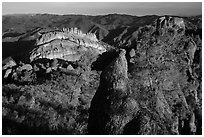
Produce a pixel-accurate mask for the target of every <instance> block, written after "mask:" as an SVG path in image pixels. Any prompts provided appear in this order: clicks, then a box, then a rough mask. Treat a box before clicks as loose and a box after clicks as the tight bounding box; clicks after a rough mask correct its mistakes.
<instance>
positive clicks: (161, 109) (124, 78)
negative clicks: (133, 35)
mask: <svg viewBox="0 0 204 137" xmlns="http://www.w3.org/2000/svg"><path fill="white" fill-rule="evenodd" d="M170 29H171V31H169V30H170ZM158 32H159V33H158ZM137 33H138V34H137V41H138V42H137V44H136V45H135V46H134V47H131V50H130V52H128V54H129V55H126V56H127V58H128V57H130V58H129V59H128V60H127V61H126V59H123V58H125V54H124V52H123V51H121V52H120V54H119V57H118V58H116V59H115V60H113V61H112V62H111V63H110V65H109V66H108V67H106V69H105V70H103V72H102V73H101V79H100V86H99V88H98V90H97V92H96V94H95V96H94V98H93V100H92V103H91V108H90V117H89V133H90V134H142V135H153V134H155V135H158V134H200V133H201V128H200V125H201V123H200V122H201V121H200V122H199V120H200V119H201V117H202V116H201V113H200V112H199V111H201V103H202V102H201V100H199V99H198V98H199V97H198V93H201V89H200V88H199V86H201V79H200V78H198V77H197V78H195V75H196V72H195V71H193V70H194V69H195V68H194V67H195V66H197V65H198V64H199V63H198V64H197V62H194V58H195V52H196V51H197V50H199V48H197V44H196V43H195V42H194V40H193V39H192V38H191V37H189V36H186V35H185V24H184V22H183V19H182V18H178V17H160V18H158V20H157V21H156V25H155V26H145V27H143V28H140V29H138V32H137ZM132 49H136V50H134V51H135V53H134V54H133V50H132ZM127 50H128V49H127ZM121 55H123V56H121ZM200 63H201V62H200ZM127 64H128V67H127ZM197 67H198V66H197ZM127 68H128V69H127ZM199 69H201V68H199ZM128 72H129V73H128ZM197 74H198V73H197ZM198 75H200V74H198ZM190 100H191V101H190ZM193 100H194V101H193ZM129 101H130V102H131V103H130V102H129ZM124 102H126V103H124ZM192 102H194V103H192ZM126 107H127V109H126Z"/></svg>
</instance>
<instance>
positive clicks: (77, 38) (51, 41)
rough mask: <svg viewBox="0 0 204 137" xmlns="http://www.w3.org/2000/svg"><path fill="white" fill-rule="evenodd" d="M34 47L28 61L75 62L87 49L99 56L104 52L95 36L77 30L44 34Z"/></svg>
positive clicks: (103, 47) (102, 46)
mask: <svg viewBox="0 0 204 137" xmlns="http://www.w3.org/2000/svg"><path fill="white" fill-rule="evenodd" d="M36 46H37V47H36V48H35V49H33V50H32V52H31V55H30V61H33V60H36V59H38V58H48V59H55V58H59V59H64V60H67V61H76V60H79V58H80V57H81V55H82V54H83V52H84V51H86V50H88V49H89V48H91V49H92V50H94V51H95V52H98V53H99V54H101V53H103V52H105V51H106V48H105V46H104V44H102V43H101V42H99V41H98V39H97V38H96V36H95V34H92V33H88V34H85V33H83V32H82V31H81V30H78V29H77V28H74V29H73V28H71V29H67V28H63V29H62V30H56V31H50V32H47V33H44V34H42V35H41V36H40V38H39V39H38V40H37V42H36Z"/></svg>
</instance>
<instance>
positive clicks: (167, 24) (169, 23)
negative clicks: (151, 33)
mask: <svg viewBox="0 0 204 137" xmlns="http://www.w3.org/2000/svg"><path fill="white" fill-rule="evenodd" d="M157 30H158V31H159V32H160V34H164V33H166V32H170V33H175V34H180V33H182V34H183V33H184V32H185V23H184V20H183V18H179V17H171V16H162V17H160V18H159V19H158V20H157Z"/></svg>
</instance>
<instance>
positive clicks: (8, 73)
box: [4, 69, 12, 79]
mask: <svg viewBox="0 0 204 137" xmlns="http://www.w3.org/2000/svg"><path fill="white" fill-rule="evenodd" d="M11 72H12V69H7V70H6V72H5V74H4V78H5V79H6V78H8V76H9V75H10V74H11Z"/></svg>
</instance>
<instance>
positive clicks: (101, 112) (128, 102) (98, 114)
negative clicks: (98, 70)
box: [88, 50, 138, 134]
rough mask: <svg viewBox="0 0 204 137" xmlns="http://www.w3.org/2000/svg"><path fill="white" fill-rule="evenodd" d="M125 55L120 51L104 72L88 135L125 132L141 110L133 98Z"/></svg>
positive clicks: (91, 113)
mask: <svg viewBox="0 0 204 137" xmlns="http://www.w3.org/2000/svg"><path fill="white" fill-rule="evenodd" d="M125 54H126V51H125V50H121V51H120V53H119V55H118V57H117V58H116V59H115V60H114V61H113V62H112V63H110V65H109V66H107V67H106V68H105V70H104V71H103V72H102V74H101V78H100V86H99V88H98V90H97V92H96V94H95V96H94V98H93V100H92V102H91V108H90V116H89V123H88V124H89V125H88V131H89V134H123V130H124V127H125V125H126V124H127V123H128V122H129V121H130V120H132V119H133V114H134V112H136V111H137V109H138V105H137V102H136V101H135V100H134V99H132V98H131V97H130V93H131V91H130V89H129V86H128V76H127V60H126V58H125Z"/></svg>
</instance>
